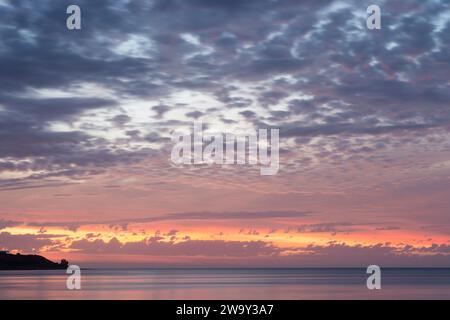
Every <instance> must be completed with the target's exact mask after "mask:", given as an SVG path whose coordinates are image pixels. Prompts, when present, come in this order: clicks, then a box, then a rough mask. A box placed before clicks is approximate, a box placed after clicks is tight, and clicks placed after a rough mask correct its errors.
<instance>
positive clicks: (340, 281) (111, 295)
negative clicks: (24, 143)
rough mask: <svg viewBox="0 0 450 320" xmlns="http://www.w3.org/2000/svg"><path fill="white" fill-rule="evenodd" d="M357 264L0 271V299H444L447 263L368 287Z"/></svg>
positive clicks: (449, 275) (449, 294)
mask: <svg viewBox="0 0 450 320" xmlns="http://www.w3.org/2000/svg"><path fill="white" fill-rule="evenodd" d="M368 276H369V275H368V274H366V270H365V269H362V268H299V269H85V270H82V272H81V290H68V289H67V288H66V279H67V277H68V275H67V274H66V273H65V271H64V270H52V271H0V299H38V300H46V299H101V300H103V299H150V300H159V299H168V300H172V299H178V300H190V299H223V300H228V299H233V300H234V299H251V300H279V299H293V300H304V299H314V300H315V299H333V300H335V299H345V300H348V299H450V268H384V269H382V271H381V289H380V290H369V289H367V286H366V280H367V277H368Z"/></svg>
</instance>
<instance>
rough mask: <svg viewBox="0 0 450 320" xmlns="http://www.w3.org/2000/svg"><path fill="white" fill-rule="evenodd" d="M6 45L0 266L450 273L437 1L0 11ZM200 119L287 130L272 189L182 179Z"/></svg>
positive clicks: (241, 180) (229, 172) (449, 175)
mask: <svg viewBox="0 0 450 320" xmlns="http://www.w3.org/2000/svg"><path fill="white" fill-rule="evenodd" d="M71 4H76V5H78V6H79V7H80V8H81V19H82V20H81V24H82V29H81V30H68V29H67V27H66V18H67V17H68V15H67V14H66V8H67V7H68V6H69V5H71ZM372 4H376V5H379V6H380V8H381V29H380V30H368V29H367V27H366V18H367V13H366V9H367V7H368V6H369V5H372ZM0 39H1V40H0V250H1V249H4V250H10V251H12V252H21V253H34V254H42V255H44V256H46V257H49V258H52V259H55V260H58V259H62V258H66V259H68V260H69V261H70V262H73V263H77V264H79V265H80V266H94V265H105V266H106V265H107V266H110V265H127V266H135V265H145V266H177V267H179V266H211V267H223V266H252V267H253V266H254V267H302V266H367V265H369V264H377V265H380V266H450V136H449V130H450V112H449V111H450V77H449V74H450V47H449V43H450V4H449V3H448V1H444V0H430V1H421V0H417V1H415V0H407V1H397V0H386V1H376V0H370V1H365V0H364V1H356V0H355V1H325V0H323V1H322V0H314V1H313V0H304V1H297V0H295V1H294V0H245V1H241V0H226V1H225V0H214V1H212V0H153V1H126V0H118V1H106V0H96V1H87V0H86V1H81V0H70V1H66V0H60V1H52V0H43V1H39V2H36V1H31V0H14V1H9V0H0ZM194 121H202V122H203V124H204V125H205V128H206V131H207V132H223V131H225V130H230V131H234V132H237V131H239V130H248V129H258V128H259V129H261V128H276V129H279V130H280V160H279V161H280V170H279V172H278V173H277V174H276V175H272V176H261V175H260V172H259V167H255V166H251V165H224V166H222V165H182V166H176V165H174V164H173V163H171V161H170V154H171V150H172V147H173V142H172V141H171V134H172V133H173V132H174V131H179V130H189V129H190V128H191V127H192V124H193V122H194Z"/></svg>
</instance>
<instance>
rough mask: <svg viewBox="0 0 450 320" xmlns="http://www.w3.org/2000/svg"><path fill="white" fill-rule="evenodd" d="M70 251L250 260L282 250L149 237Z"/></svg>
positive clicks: (78, 244)
mask: <svg viewBox="0 0 450 320" xmlns="http://www.w3.org/2000/svg"><path fill="white" fill-rule="evenodd" d="M70 249H74V250H77V251H78V252H82V253H91V254H93V253H108V254H130V255H151V256H166V257H170V256H208V257H240V258H249V257H254V256H260V255H264V256H266V255H274V254H277V253H278V252H279V249H277V248H275V247H273V246H271V245H270V244H268V243H265V242H262V241H223V240H186V241H181V242H172V241H160V239H159V238H149V239H146V240H144V241H139V242H127V243H124V244H122V243H120V242H119V241H118V240H117V239H116V238H113V239H111V240H110V241H109V242H104V241H103V240H99V239H98V240H94V241H88V240H79V241H74V242H73V243H72V244H71V246H70Z"/></svg>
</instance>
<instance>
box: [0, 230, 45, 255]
mask: <svg viewBox="0 0 450 320" xmlns="http://www.w3.org/2000/svg"><path fill="white" fill-rule="evenodd" d="M52 243H53V242H52V240H50V239H47V237H46V236H36V235H31V234H19V235H15V234H11V233H8V232H1V233H0V247H1V248H3V249H6V250H9V251H12V250H19V251H23V252H39V251H41V250H42V249H43V247H45V246H47V245H50V244H52Z"/></svg>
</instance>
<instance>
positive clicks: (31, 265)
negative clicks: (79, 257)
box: [0, 252, 69, 270]
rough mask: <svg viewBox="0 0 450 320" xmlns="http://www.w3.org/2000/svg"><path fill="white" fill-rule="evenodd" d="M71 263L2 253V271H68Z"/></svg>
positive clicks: (0, 265) (0, 253)
mask: <svg viewBox="0 0 450 320" xmlns="http://www.w3.org/2000/svg"><path fill="white" fill-rule="evenodd" d="M68 265H69V262H68V261H67V260H65V259H63V260H61V263H56V262H52V261H50V260H48V259H46V258H44V257H42V256H39V255H34V254H33V255H31V254H30V255H23V254H19V253H18V254H10V253H8V252H0V270H55V269H67V267H68Z"/></svg>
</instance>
